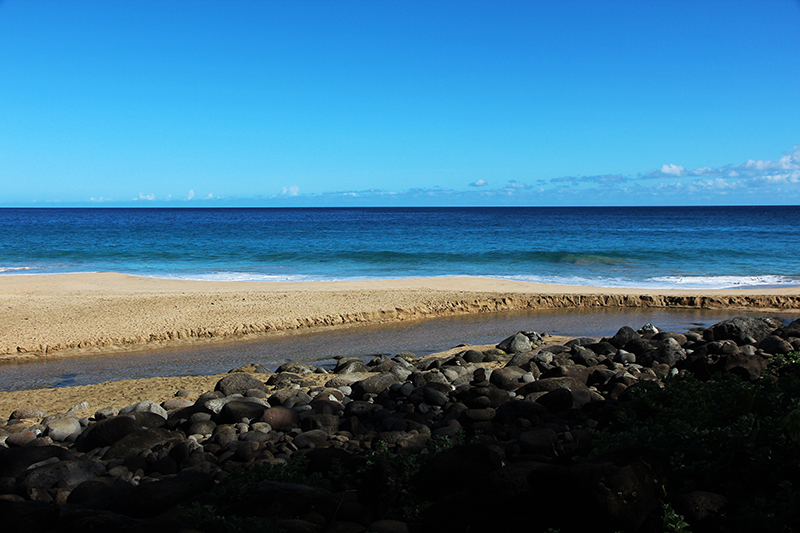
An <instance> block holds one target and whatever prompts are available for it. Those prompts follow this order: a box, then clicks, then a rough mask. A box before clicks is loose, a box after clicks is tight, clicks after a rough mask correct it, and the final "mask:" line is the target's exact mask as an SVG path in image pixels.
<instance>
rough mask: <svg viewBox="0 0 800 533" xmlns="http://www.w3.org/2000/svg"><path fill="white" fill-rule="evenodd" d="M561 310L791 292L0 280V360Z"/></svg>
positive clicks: (720, 303)
mask: <svg viewBox="0 0 800 533" xmlns="http://www.w3.org/2000/svg"><path fill="white" fill-rule="evenodd" d="M565 307H566V308H570V307H664V308H667V307H675V308H717V309H724V308H728V309H759V310H787V309H800V287H791V288H777V289H776V288H764V289H758V288H749V289H732V290H713V291H697V290H659V291H653V290H644V289H627V288H625V289H621V288H600V287H578V286H561V285H542V284H535V283H525V282H517V281H509V280H501V279H487V278H472V277H447V278H424V279H397V280H384V281H346V282H321V283H251V282H209V281H189V280H170V279H157V278H147V277H139V276H132V275H125V274H117V273H82V274H61V275H40V276H0V309H2V310H3V312H2V313H0V358H2V359H19V358H31V357H43V356H52V355H59V356H68V355H72V354H92V353H101V352H105V353H110V352H119V351H133V350H141V349H148V348H156V347H163V346H165V345H176V344H179V343H191V342H198V341H200V342H209V341H211V342H213V341H219V340H228V341H230V340H235V339H237V338H241V337H244V336H253V335H264V334H269V333H272V332H276V331H287V330H295V329H303V328H320V327H330V326H342V325H348V324H375V323H387V322H392V321H399V320H417V319H424V318H430V317H435V316H443V315H456V314H467V313H487V312H493V311H505V310H521V309H546V308H565Z"/></svg>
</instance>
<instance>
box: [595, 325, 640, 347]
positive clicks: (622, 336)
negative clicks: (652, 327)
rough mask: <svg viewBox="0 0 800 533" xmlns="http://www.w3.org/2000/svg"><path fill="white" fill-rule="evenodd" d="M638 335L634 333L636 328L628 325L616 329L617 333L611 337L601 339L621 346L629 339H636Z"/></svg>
mask: <svg viewBox="0 0 800 533" xmlns="http://www.w3.org/2000/svg"><path fill="white" fill-rule="evenodd" d="M640 337H641V335H639V334H638V333H636V330H634V329H633V328H631V327H629V326H623V327H621V328H620V329H619V331H617V333H616V334H615V335H614V336H613V337H611V338H610V339H603V341H605V342H610V343H611V344H613V345H614V346H615V347H616V348H622V347H624V346H625V345H626V344H627V343H629V342H630V341H632V340H634V339H638V338H640Z"/></svg>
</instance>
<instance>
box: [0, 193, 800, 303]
mask: <svg viewBox="0 0 800 533" xmlns="http://www.w3.org/2000/svg"><path fill="white" fill-rule="evenodd" d="M799 249H800V207H798V206H766V207H764V206H747V207H463V208H462V207H442V208H320V209H314V208H302V209H284V208H263V209H260V208H219V209H217V208H207V209H149V208H136V209H101V208H93V209H81V208H68V209H61V208H42V209H38V208H36V209H33V208H32V209H16V208H14V209H11V208H9V209H0V274H2V275H20V274H51V273H64V272H109V271H110V272H122V273H128V274H135V275H141V276H152V277H159V278H179V279H195V280H230V281H290V282H291V281H332V280H353V279H359V280H365V279H390V278H405V277H438V276H461V275H464V276H485V277H493V278H504V279H512V280H521V281H533V282H541V283H557V284H569V285H592V286H604V287H640V288H662V289H669V288H686V289H722V288H737V287H754V286H761V287H763V286H787V285H798V284H800V261H798V259H797V257H798V255H797V254H798V250H799Z"/></svg>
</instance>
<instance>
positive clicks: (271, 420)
mask: <svg viewBox="0 0 800 533" xmlns="http://www.w3.org/2000/svg"><path fill="white" fill-rule="evenodd" d="M261 422H266V423H267V424H269V425H270V426H272V429H274V430H276V431H287V430H289V429H292V428H293V427H299V426H300V415H299V414H297V412H296V411H293V410H291V409H287V408H286V407H280V406H278V407H272V408H270V409H267V410H265V411H264V413H263V414H262V415H261Z"/></svg>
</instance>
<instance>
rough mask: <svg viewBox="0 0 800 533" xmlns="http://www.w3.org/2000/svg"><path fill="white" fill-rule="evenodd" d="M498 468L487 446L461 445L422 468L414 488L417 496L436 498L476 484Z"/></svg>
mask: <svg viewBox="0 0 800 533" xmlns="http://www.w3.org/2000/svg"><path fill="white" fill-rule="evenodd" d="M501 466H502V460H501V458H500V456H499V455H498V453H497V452H496V451H494V450H493V449H491V448H490V447H488V446H483V445H481V444H464V445H461V446H455V447H453V448H451V449H449V450H446V451H444V452H443V453H442V454H440V455H439V456H438V457H437V458H436V461H430V462H428V463H426V464H425V465H423V467H422V468H421V469H420V471H419V473H418V474H417V476H416V477H415V479H414V485H415V486H416V488H417V491H418V493H419V495H420V496H421V497H423V498H426V499H438V498H441V497H443V496H446V495H449V494H454V493H456V492H461V491H463V490H464V489H466V488H469V487H470V486H473V485H475V484H477V483H480V482H481V481H482V480H483V478H484V477H485V476H486V475H488V474H489V473H490V472H492V471H494V470H496V469H498V468H500V467H501Z"/></svg>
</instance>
